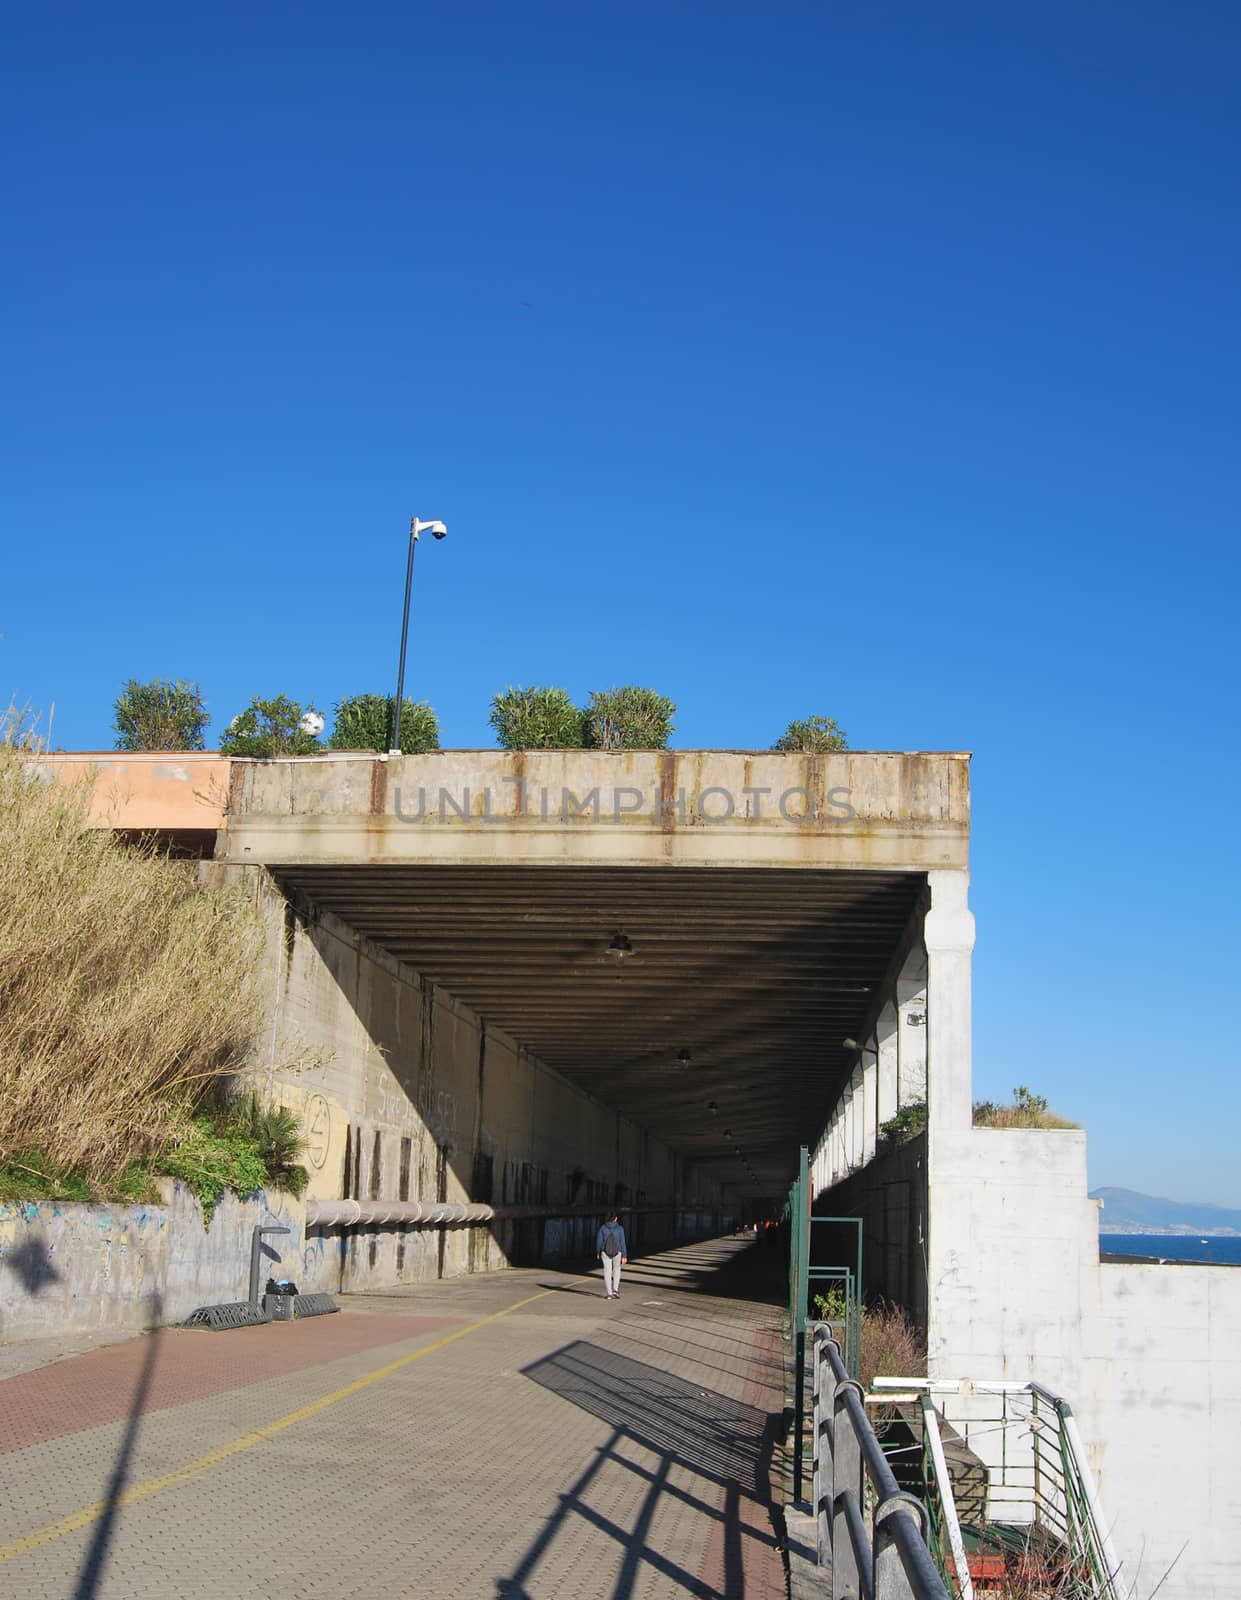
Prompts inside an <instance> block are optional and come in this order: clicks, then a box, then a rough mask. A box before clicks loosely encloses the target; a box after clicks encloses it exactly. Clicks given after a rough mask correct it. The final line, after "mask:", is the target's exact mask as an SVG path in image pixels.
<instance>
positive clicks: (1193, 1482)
mask: <svg viewBox="0 0 1241 1600" xmlns="http://www.w3.org/2000/svg"><path fill="white" fill-rule="evenodd" d="M930 1269H931V1283H930V1314H929V1325H930V1326H929V1334H930V1338H929V1345H930V1349H929V1363H928V1366H929V1374H930V1376H931V1377H933V1378H954V1379H955V1378H961V1377H973V1378H978V1379H994V1378H1002V1379H1011V1380H1016V1381H1019V1382H1025V1381H1027V1380H1029V1379H1034V1380H1036V1381H1038V1382H1040V1383H1043V1384H1045V1385H1047V1386H1048V1387H1049V1388H1051V1389H1054V1390H1056V1391H1057V1392H1059V1393H1060V1394H1062V1395H1063V1396H1064V1397H1065V1398H1066V1399H1067V1400H1068V1401H1069V1402H1070V1404H1071V1405H1072V1406H1073V1409H1074V1411H1075V1413H1076V1414H1077V1418H1078V1425H1079V1427H1080V1429H1081V1433H1082V1438H1083V1441H1084V1442H1085V1445H1086V1448H1087V1453H1088V1456H1089V1459H1090V1463H1091V1466H1092V1468H1093V1470H1094V1473H1095V1476H1096V1480H1097V1483H1098V1488H1099V1493H1100V1498H1101V1501H1102V1505H1103V1509H1104V1512H1105V1515H1106V1517H1107V1519H1108V1522H1109V1525H1110V1527H1111V1529H1112V1534H1113V1538H1114V1541H1115V1544H1116V1548H1117V1551H1118V1554H1119V1556H1120V1558H1121V1560H1122V1562H1123V1563H1124V1566H1125V1577H1126V1582H1127V1584H1128V1585H1129V1586H1130V1587H1131V1588H1132V1589H1133V1592H1134V1593H1135V1594H1136V1595H1137V1596H1138V1597H1140V1600H1145V1597H1146V1596H1147V1595H1149V1594H1150V1593H1151V1592H1152V1591H1153V1590H1154V1588H1155V1586H1156V1584H1157V1583H1159V1581H1160V1579H1161V1578H1163V1577H1164V1574H1165V1572H1167V1571H1168V1569H1169V1568H1172V1570H1171V1573H1170V1575H1169V1576H1168V1577H1167V1580H1166V1582H1164V1584H1163V1586H1162V1587H1161V1588H1160V1590H1159V1594H1160V1597H1161V1600H1234V1597H1235V1596H1236V1595H1237V1593H1238V1592H1239V1591H1241V1578H1239V1572H1241V1452H1238V1450H1237V1448H1236V1445H1235V1439H1236V1437H1237V1431H1236V1430H1237V1429H1238V1427H1239V1426H1241V1345H1239V1343H1238V1339H1237V1329H1238V1328H1239V1327H1241V1269H1236V1268H1230V1267H1212V1266H1179V1265H1167V1266H1159V1265H1151V1266H1129V1265H1120V1264H1112V1263H1108V1262H1102V1263H1101V1262H1100V1260H1099V1248H1098V1206H1097V1204H1096V1202H1095V1201H1093V1200H1090V1199H1088V1198H1087V1188H1086V1135H1085V1133H1084V1132H1080V1131H1069V1130H1063V1131H1053V1130H1046V1131H1044V1130H1039V1131H1021V1130H1015V1129H1014V1130H1005V1129H992V1128H976V1129H970V1130H966V1131H965V1132H958V1133H956V1134H953V1135H942V1136H941V1137H940V1138H939V1139H938V1140H937V1141H936V1142H935V1145H934V1147H933V1152H932V1157H931V1165H930ZM1182 1549H1183V1553H1180V1552H1182ZM1178 1553H1180V1554H1179V1559H1178ZM1174 1561H1175V1562H1176V1564H1175V1566H1173V1562H1174Z"/></svg>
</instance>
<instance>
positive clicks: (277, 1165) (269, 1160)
mask: <svg viewBox="0 0 1241 1600" xmlns="http://www.w3.org/2000/svg"><path fill="white" fill-rule="evenodd" d="M303 1144H304V1142H303V1140H302V1136H301V1131H300V1129H299V1127H298V1122H297V1118H296V1117H295V1116H294V1115H293V1113H292V1112H291V1111H289V1110H287V1109H286V1108H285V1107H284V1106H268V1105H264V1104H263V1103H262V1101H260V1100H259V1098H258V1097H257V1095H253V1094H248V1095H243V1096H242V1097H241V1098H240V1099H238V1100H234V1101H231V1102H229V1103H227V1104H225V1105H223V1106H221V1107H218V1108H217V1109H215V1110H205V1111H201V1112H199V1114H198V1115H197V1116H196V1117H194V1118H193V1120H192V1121H191V1122H190V1124H189V1125H188V1127H187V1128H186V1129H185V1131H184V1132H183V1134H182V1137H181V1138H180V1140H179V1141H178V1142H177V1143H176V1144H175V1145H173V1146H172V1147H171V1148H170V1149H167V1150H164V1151H163V1152H161V1154H160V1155H159V1156H157V1157H156V1158H155V1160H154V1161H153V1162H152V1163H151V1164H150V1169H149V1170H150V1171H151V1172H152V1173H164V1174H167V1175H168V1176H169V1177H171V1178H180V1180H181V1182H182V1183H184V1184H186V1185H187V1186H188V1187H189V1188H191V1189H192V1190H193V1191H194V1193H195V1194H196V1195H197V1196H198V1199H199V1201H200V1203H201V1205H202V1208H203V1221H204V1222H207V1223H209V1222H210V1221H211V1218H212V1216H213V1215H214V1213H215V1208H216V1206H218V1205H219V1203H220V1197H221V1195H222V1194H223V1193H224V1191H225V1189H231V1190H232V1191H233V1192H234V1194H238V1195H247V1194H252V1193H253V1192H254V1191H255V1190H256V1189H263V1188H271V1189H279V1190H281V1191H283V1192H284V1193H286V1194H297V1195H300V1194H302V1193H303V1192H304V1191H305V1188H306V1185H307V1183H308V1182H309V1181H310V1175H309V1173H308V1172H307V1171H306V1169H305V1167H302V1166H299V1165H298V1164H297V1157H298V1156H299V1155H300V1154H301V1153H302V1149H303Z"/></svg>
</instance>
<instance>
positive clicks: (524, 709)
mask: <svg viewBox="0 0 1241 1600" xmlns="http://www.w3.org/2000/svg"><path fill="white" fill-rule="evenodd" d="M489 720H490V722H491V726H492V727H493V728H494V729H495V730H496V742H497V744H498V745H499V746H500V748H501V749H502V750H580V749H581V748H582V745H583V744H584V743H585V729H584V726H583V722H582V713H581V711H580V710H579V709H578V707H577V706H575V705H574V704H573V702H572V700H570V698H569V695H568V692H567V691H566V690H564V689H554V688H553V689H523V688H520V687H518V688H515V689H505V691H504V692H503V694H498V695H496V696H495V698H494V699H493V700H492V702H491V716H490V719H489Z"/></svg>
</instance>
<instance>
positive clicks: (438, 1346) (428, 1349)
mask: <svg viewBox="0 0 1241 1600" xmlns="http://www.w3.org/2000/svg"><path fill="white" fill-rule="evenodd" d="M551 1293H553V1291H552V1290H551V1289H542V1290H540V1291H539V1293H538V1294H532V1295H528V1296H527V1297H526V1299H524V1300H518V1301H517V1302H516V1303H515V1304H513V1305H511V1306H505V1308H504V1310H503V1311H493V1312H492V1313H491V1315H490V1316H489V1317H483V1318H481V1319H480V1320H479V1321H478V1322H471V1323H470V1325H469V1327H468V1328H458V1329H457V1331H456V1332H455V1333H448V1334H445V1335H444V1337H443V1338H442V1339H437V1340H436V1341H435V1343H434V1344H427V1345H423V1347H422V1348H421V1349H420V1350H415V1351H414V1352H413V1353H412V1354H411V1355H407V1356H401V1357H400V1359H399V1360H397V1361H390V1362H389V1363H388V1365H387V1366H386V1367H380V1368H378V1370H377V1371H375V1372H368V1373H367V1375H366V1376H365V1377H364V1378H355V1379H354V1380H353V1382H352V1383H347V1384H345V1386H344V1388H343V1389H335V1390H333V1391H332V1393H331V1394H325V1395H323V1396H322V1398H321V1399H318V1400H312V1401H311V1402H310V1404H309V1405H305V1406H300V1407H299V1408H298V1409H297V1410H296V1411H290V1412H289V1413H288V1415H287V1416H284V1417H277V1419H276V1420H275V1422H268V1423H265V1424H264V1426H263V1427H261V1428H255V1429H254V1431H253V1432H252V1433H243V1434H242V1435H241V1437H240V1438H237V1439H231V1440H230V1441H229V1442H228V1444H222V1445H219V1446H217V1448H216V1449H214V1450H208V1452H207V1454H206V1455H205V1456H199V1457H198V1459H197V1460H196V1461H190V1462H188V1463H187V1464H186V1465H185V1466H183V1467H178V1468H177V1470H176V1471H175V1472H166V1473H164V1475H163V1477H161V1478H148V1479H147V1481H146V1482H145V1483H136V1484H134V1486H133V1488H132V1489H126V1490H124V1491H123V1492H122V1493H121V1494H120V1495H118V1496H117V1499H116V1502H115V1503H116V1505H117V1506H118V1507H119V1506H132V1505H133V1504H134V1503H135V1501H138V1500H145V1499H147V1497H148V1496H149V1495H153V1494H159V1492H160V1490H161V1489H171V1488H172V1487H173V1486H174V1485H175V1484H178V1483H189V1482H190V1480H191V1479H193V1478H197V1477H198V1476H199V1475H200V1474H201V1473H204V1472H208V1471H210V1469H211V1468H212V1467H217V1466H219V1464H220V1462H221V1461H227V1460H228V1458H229V1457H230V1456H236V1455H240V1454H241V1452H242V1451H243V1450H250V1449H252V1448H253V1447H254V1446H255V1445H256V1444H262V1443H263V1442H264V1441H265V1440H267V1439H272V1438H274V1437H275V1436H276V1434H278V1433H283V1432H284V1430H285V1429H286V1428H291V1427H292V1426H293V1424H294V1423H295V1422H305V1421H306V1420H307V1419H308V1418H310V1417H316V1416H318V1414H319V1413H320V1412H321V1411H326V1410H327V1408H328V1407H329V1406H334V1405H336V1404H338V1403H339V1402H340V1401H341V1400H347V1399H348V1398H349V1396H350V1395H352V1394H358V1393H360V1392H361V1391H362V1390H363V1389H369V1388H370V1386H371V1384H372V1383H378V1382H379V1381H380V1379H381V1378H388V1377H391V1375H392V1374H393V1373H394V1372H399V1371H400V1370H401V1368H402V1367H408V1366H409V1365H410V1364H411V1363H412V1362H414V1361H421V1360H422V1358H423V1356H429V1355H432V1354H433V1353H434V1352H435V1351H436V1350H442V1349H443V1348H444V1346H445V1345H449V1344H453V1343H455V1341H456V1340H458V1339H464V1338H465V1336H466V1334H467V1333H477V1332H478V1330H479V1329H480V1328H485V1327H486V1326H487V1324H488V1323H489V1322H497V1321H498V1320H499V1319H500V1318H501V1317H507V1316H508V1314H509V1313H510V1312H511V1311H520V1310H521V1308H522V1306H528V1305H532V1304H533V1303H534V1301H536V1300H542V1299H544V1298H545V1297H546V1296H547V1295H549V1294H551ZM107 1509H108V1502H107V1501H106V1500H96V1501H95V1503H94V1505H89V1506H83V1507H82V1509H81V1510H80V1511H74V1512H71V1513H70V1515H69V1516H67V1517H61V1519H60V1521H59V1522H49V1523H48V1525H47V1527H45V1528H39V1529H37V1530H36V1531H35V1532H34V1533H27V1534H25V1535H24V1536H23V1537H22V1538H20V1539H14V1540H13V1541H12V1542H11V1543H9V1544H0V1562H2V1561H12V1560H13V1558H14V1557H15V1556H24V1555H27V1554H29V1552H30V1551H31V1550H38V1549H39V1548H40V1546H41V1545H45V1544H51V1543H52V1541H53V1540H54V1539H63V1538H64V1536H65V1535H66V1534H67V1533H76V1532H77V1531H78V1529H79V1528H87V1527H89V1526H90V1524H91V1523H92V1522H98V1520H99V1518H100V1517H102V1516H103V1514H104V1512H105V1511H107Z"/></svg>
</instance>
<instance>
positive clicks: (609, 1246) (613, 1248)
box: [603, 1227, 620, 1256]
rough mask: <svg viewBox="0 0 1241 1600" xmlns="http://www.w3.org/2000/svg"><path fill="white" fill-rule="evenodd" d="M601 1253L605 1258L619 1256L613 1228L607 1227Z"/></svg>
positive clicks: (618, 1247) (618, 1246)
mask: <svg viewBox="0 0 1241 1600" xmlns="http://www.w3.org/2000/svg"><path fill="white" fill-rule="evenodd" d="M603 1253H604V1255H605V1256H618V1255H620V1245H618V1244H617V1242H616V1229H615V1227H609V1228H608V1230H607V1237H606V1238H605V1239H604V1241H603Z"/></svg>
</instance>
